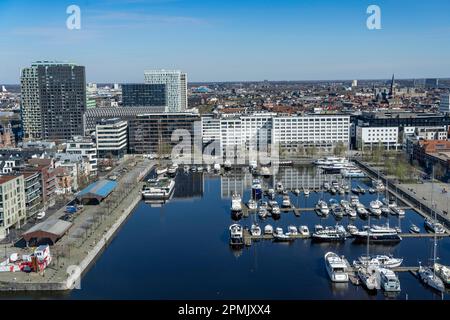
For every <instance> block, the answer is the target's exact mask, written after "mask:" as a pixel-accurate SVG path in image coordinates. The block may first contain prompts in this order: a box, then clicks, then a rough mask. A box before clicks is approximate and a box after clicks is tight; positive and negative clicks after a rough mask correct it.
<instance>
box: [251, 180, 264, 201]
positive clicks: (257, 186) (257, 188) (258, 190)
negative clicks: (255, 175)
mask: <svg viewBox="0 0 450 320" xmlns="http://www.w3.org/2000/svg"><path fill="white" fill-rule="evenodd" d="M252 195H253V197H254V198H255V199H259V198H261V196H262V186H261V181H260V180H259V179H254V180H253V183H252Z"/></svg>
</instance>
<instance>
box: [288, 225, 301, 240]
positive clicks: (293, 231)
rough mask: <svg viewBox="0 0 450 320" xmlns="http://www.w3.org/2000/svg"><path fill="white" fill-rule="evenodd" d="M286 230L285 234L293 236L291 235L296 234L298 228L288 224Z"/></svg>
mask: <svg viewBox="0 0 450 320" xmlns="http://www.w3.org/2000/svg"><path fill="white" fill-rule="evenodd" d="M287 230H288V231H287V232H286V235H287V236H289V237H293V236H297V235H298V230H297V227H296V226H288V227H287Z"/></svg>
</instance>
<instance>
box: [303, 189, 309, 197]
mask: <svg viewBox="0 0 450 320" xmlns="http://www.w3.org/2000/svg"><path fill="white" fill-rule="evenodd" d="M303 193H304V194H305V197H309V190H308V189H306V188H303Z"/></svg>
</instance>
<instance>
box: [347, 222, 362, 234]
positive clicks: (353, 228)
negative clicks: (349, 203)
mask: <svg viewBox="0 0 450 320" xmlns="http://www.w3.org/2000/svg"><path fill="white" fill-rule="evenodd" d="M358 231H359V230H358V228H357V227H356V226H355V225H353V224H349V225H348V226H347V232H348V233H349V234H350V235H351V236H353V235H354V234H355V233H357V232H358Z"/></svg>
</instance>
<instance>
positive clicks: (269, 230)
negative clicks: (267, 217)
mask: <svg viewBox="0 0 450 320" xmlns="http://www.w3.org/2000/svg"><path fill="white" fill-rule="evenodd" d="M264 234H273V227H272V226H271V225H270V224H268V225H266V226H265V227H264Z"/></svg>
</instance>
